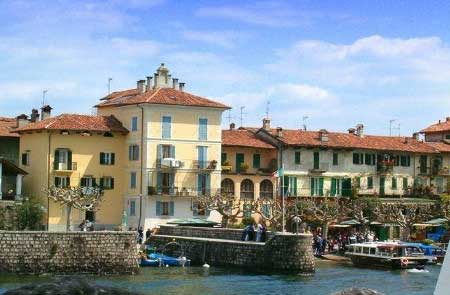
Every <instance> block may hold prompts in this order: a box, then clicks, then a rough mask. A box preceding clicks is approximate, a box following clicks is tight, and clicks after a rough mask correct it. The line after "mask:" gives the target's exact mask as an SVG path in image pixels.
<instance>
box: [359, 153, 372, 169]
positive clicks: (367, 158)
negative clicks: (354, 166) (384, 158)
mask: <svg viewBox="0 0 450 295" xmlns="http://www.w3.org/2000/svg"><path fill="white" fill-rule="evenodd" d="M361 155H362V154H361ZM361 161H362V159H361ZM364 162H365V164H366V165H371V166H372V165H375V154H364ZM361 164H362V162H361Z"/></svg>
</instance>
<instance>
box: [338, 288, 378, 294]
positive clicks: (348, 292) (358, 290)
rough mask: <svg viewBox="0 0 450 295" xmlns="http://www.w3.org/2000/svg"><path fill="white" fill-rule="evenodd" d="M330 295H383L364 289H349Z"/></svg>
mask: <svg viewBox="0 0 450 295" xmlns="http://www.w3.org/2000/svg"><path fill="white" fill-rule="evenodd" d="M330 295H383V293H379V292H377V291H374V290H370V289H366V288H350V289H346V290H342V291H340V292H337V293H332V294H330Z"/></svg>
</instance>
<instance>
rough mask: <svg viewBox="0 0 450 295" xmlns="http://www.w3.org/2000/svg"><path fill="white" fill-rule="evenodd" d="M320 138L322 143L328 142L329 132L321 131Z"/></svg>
mask: <svg viewBox="0 0 450 295" xmlns="http://www.w3.org/2000/svg"><path fill="white" fill-rule="evenodd" d="M319 138H320V141H321V142H328V131H327V130H326V129H320V130H319Z"/></svg>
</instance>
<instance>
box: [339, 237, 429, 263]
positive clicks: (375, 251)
mask: <svg viewBox="0 0 450 295" xmlns="http://www.w3.org/2000/svg"><path fill="white" fill-rule="evenodd" d="M345 255H346V256H348V257H349V258H350V259H351V260H352V263H353V264H354V265H356V266H363V267H379V268H388V269H411V268H417V269H423V268H424V265H425V264H426V263H427V261H428V258H427V257H425V255H424V254H423V252H422V250H421V249H420V248H419V247H417V246H413V245H405V244H401V243H397V242H370V243H355V244H350V245H349V246H348V250H347V252H345Z"/></svg>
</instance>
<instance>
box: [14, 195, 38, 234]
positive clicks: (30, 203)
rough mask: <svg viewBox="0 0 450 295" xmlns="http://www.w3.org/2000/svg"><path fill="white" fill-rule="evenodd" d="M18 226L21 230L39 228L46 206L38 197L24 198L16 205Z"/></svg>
mask: <svg viewBox="0 0 450 295" xmlns="http://www.w3.org/2000/svg"><path fill="white" fill-rule="evenodd" d="M16 214H17V227H18V229H19V230H39V229H40V228H41V221H42V216H43V215H44V208H43V207H42V204H41V203H40V202H39V200H38V199H37V198H24V200H23V201H22V203H20V204H18V205H17V206H16Z"/></svg>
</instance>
